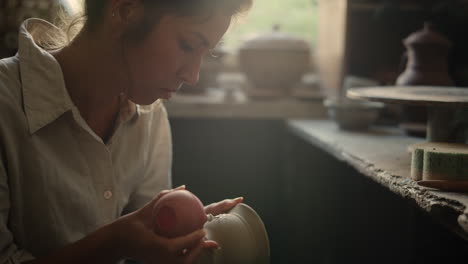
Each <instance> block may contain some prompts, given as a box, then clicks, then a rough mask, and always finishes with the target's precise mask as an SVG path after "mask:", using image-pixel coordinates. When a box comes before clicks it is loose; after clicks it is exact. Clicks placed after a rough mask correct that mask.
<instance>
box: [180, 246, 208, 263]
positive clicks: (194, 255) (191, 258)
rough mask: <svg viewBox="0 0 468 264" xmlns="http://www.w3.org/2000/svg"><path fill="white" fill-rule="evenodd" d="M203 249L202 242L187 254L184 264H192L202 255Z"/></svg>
mask: <svg viewBox="0 0 468 264" xmlns="http://www.w3.org/2000/svg"><path fill="white" fill-rule="evenodd" d="M203 249H204V243H203V242H200V243H198V244H197V245H196V246H195V247H194V248H193V249H191V250H190V251H188V252H187V254H186V256H185V260H184V263H185V264H191V263H194V262H195V261H196V260H197V259H198V258H199V257H200V254H201V253H202V250H203Z"/></svg>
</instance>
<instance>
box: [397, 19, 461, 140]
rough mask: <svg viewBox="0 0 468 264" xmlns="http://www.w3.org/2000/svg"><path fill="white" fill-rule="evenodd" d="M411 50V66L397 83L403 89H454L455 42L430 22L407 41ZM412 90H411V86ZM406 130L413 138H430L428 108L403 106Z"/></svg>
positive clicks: (403, 121) (403, 124)
mask: <svg viewBox="0 0 468 264" xmlns="http://www.w3.org/2000/svg"><path fill="white" fill-rule="evenodd" d="M403 43H404V45H405V47H406V49H407V64H406V68H405V70H404V71H403V73H402V74H400V76H399V77H398V79H397V81H396V84H397V85H403V86H420V85H427V86H453V85H454V81H453V80H452V78H451V77H450V75H449V66H448V55H449V51H450V48H451V45H452V44H451V42H450V41H449V40H448V39H447V38H446V37H445V36H444V35H442V34H441V33H439V32H437V31H435V30H434V27H433V25H432V24H431V23H429V22H426V23H425V24H424V28H423V29H421V30H420V31H417V32H415V33H413V34H411V35H410V36H408V37H407V38H406V39H404V41H403ZM408 89H411V87H409V88H408ZM402 114H403V116H402V123H401V124H400V126H401V127H402V128H403V130H404V131H405V132H406V133H407V134H409V135H412V136H420V137H425V136H426V123H427V108H426V107H424V106H403V107H402Z"/></svg>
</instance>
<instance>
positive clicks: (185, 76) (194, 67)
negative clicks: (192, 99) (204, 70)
mask: <svg viewBox="0 0 468 264" xmlns="http://www.w3.org/2000/svg"><path fill="white" fill-rule="evenodd" d="M201 64H202V59H201V58H199V59H196V60H193V61H191V62H188V63H187V64H185V66H184V67H183V68H182V69H181V71H180V72H179V78H181V79H182V81H183V82H184V83H186V84H188V85H195V84H197V82H198V79H199V77H200V68H201Z"/></svg>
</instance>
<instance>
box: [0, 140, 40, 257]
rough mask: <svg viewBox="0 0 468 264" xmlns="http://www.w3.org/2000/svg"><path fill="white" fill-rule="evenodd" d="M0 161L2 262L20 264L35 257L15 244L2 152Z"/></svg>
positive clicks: (0, 252) (0, 244)
mask: <svg viewBox="0 0 468 264" xmlns="http://www.w3.org/2000/svg"><path fill="white" fill-rule="evenodd" d="M0 151H1V149H0ZM0 161H1V162H0V264H19V263H23V262H26V261H30V260H32V259H34V257H33V256H32V255H31V254H30V253H29V252H27V251H26V250H23V249H20V248H19V247H18V246H17V245H15V243H14V240H15V239H14V237H13V234H12V233H11V231H10V230H9V229H8V217H9V211H10V191H9V187H8V177H7V173H6V170H5V165H4V161H3V157H2V155H1V152H0Z"/></svg>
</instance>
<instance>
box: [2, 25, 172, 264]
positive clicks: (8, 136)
mask: <svg viewBox="0 0 468 264" xmlns="http://www.w3.org/2000/svg"><path fill="white" fill-rule="evenodd" d="M51 27H53V26H52V25H51V24H49V23H47V22H45V21H43V20H39V19H29V20H27V21H26V22H25V23H23V25H22V26H21V28H20V33H19V51H18V54H17V55H16V56H15V57H12V58H7V59H3V60H0V264H5V263H11V264H12V263H21V262H24V261H27V260H30V259H33V258H34V257H39V256H43V255H48V254H50V253H51V252H52V251H54V250H57V249H59V248H61V247H64V246H66V245H67V244H70V243H72V242H75V241H77V240H79V239H81V238H83V237H84V236H86V235H87V234H89V233H91V232H92V231H94V230H96V229H98V228H99V227H101V226H103V225H104V224H106V223H109V222H112V221H114V220H115V219H116V218H118V217H119V216H121V215H122V214H125V213H127V212H130V211H133V210H136V209H138V208H141V207H142V206H143V205H144V204H145V203H147V202H148V201H149V200H151V198H153V197H154V196H155V195H157V194H158V193H159V192H160V191H161V190H163V189H167V188H169V187H170V185H171V180H170V169H171V163H172V143H171V134H170V128H169V122H168V119H167V113H166V111H165V109H164V106H163V104H162V103H161V102H160V101H156V102H155V103H154V104H152V105H150V106H139V105H135V104H133V103H131V102H129V101H125V103H124V104H123V107H121V110H120V115H119V119H118V120H119V122H117V123H118V126H117V127H116V129H115V131H114V134H113V136H112V137H111V139H110V140H109V141H108V142H106V143H104V142H103V141H102V140H101V139H100V138H99V137H98V136H97V135H96V134H95V133H94V132H93V131H92V130H91V129H90V128H89V126H88V125H87V124H86V122H85V121H84V119H83V118H82V117H81V116H80V113H79V111H78V109H77V108H76V107H75V106H74V104H73V102H72V101H71V99H70V97H69V95H68V93H67V90H66V88H65V82H64V79H63V74H62V71H61V68H60V65H59V64H58V62H57V61H56V60H55V59H54V57H53V56H51V55H50V54H49V53H48V52H46V51H45V50H43V49H41V48H40V47H39V46H38V45H37V44H36V43H35V41H34V37H33V35H34V36H36V34H45V31H46V30H49V29H50V28H51ZM33 28H34V34H33V35H32V34H31V30H32V29H33ZM83 56H86V54H83Z"/></svg>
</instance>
